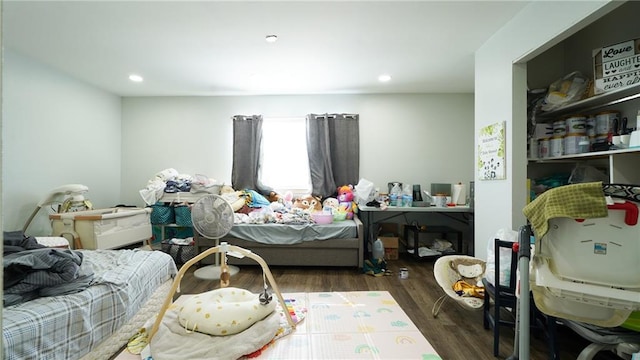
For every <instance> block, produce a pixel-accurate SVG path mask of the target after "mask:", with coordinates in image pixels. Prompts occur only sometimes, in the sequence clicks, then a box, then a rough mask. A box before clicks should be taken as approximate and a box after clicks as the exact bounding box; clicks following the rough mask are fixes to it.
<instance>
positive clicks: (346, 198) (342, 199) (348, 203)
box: [337, 185, 358, 219]
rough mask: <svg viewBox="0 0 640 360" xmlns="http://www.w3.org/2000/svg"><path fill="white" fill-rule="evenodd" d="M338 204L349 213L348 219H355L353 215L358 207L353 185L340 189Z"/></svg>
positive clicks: (340, 187)
mask: <svg viewBox="0 0 640 360" xmlns="http://www.w3.org/2000/svg"><path fill="white" fill-rule="evenodd" d="M337 199H338V203H339V205H340V207H341V208H343V209H344V210H345V211H346V212H347V219H353V213H355V212H356V211H357V209H358V208H357V205H356V203H355V201H353V199H354V195H353V185H342V186H339V187H338V196H337Z"/></svg>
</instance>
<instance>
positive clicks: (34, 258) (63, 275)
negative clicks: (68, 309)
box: [3, 248, 93, 306]
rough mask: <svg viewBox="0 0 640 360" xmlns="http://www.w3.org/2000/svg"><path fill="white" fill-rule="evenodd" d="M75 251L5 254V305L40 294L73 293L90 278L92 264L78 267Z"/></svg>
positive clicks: (82, 286)
mask: <svg viewBox="0 0 640 360" xmlns="http://www.w3.org/2000/svg"><path fill="white" fill-rule="evenodd" d="M82 258H83V255H82V253H81V252H79V251H75V250H60V249H51V248H44V249H34V250H26V251H20V252H16V253H13V254H9V255H6V256H4V258H3V265H4V294H3V297H4V298H3V303H4V306H9V305H15V304H18V303H21V302H25V301H29V300H31V299H35V298H37V297H42V296H55V295H64V294H70V293H75V292H78V291H82V290H84V289H86V288H87V287H88V286H89V284H90V283H91V280H92V279H93V270H92V269H91V266H89V265H87V266H84V267H83V266H81V265H82Z"/></svg>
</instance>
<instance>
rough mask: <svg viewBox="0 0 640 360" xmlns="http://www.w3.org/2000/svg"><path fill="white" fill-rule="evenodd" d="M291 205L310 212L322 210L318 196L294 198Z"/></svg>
mask: <svg viewBox="0 0 640 360" xmlns="http://www.w3.org/2000/svg"><path fill="white" fill-rule="evenodd" d="M293 207H294V208H299V209H302V210H304V211H306V212H310V213H312V212H316V211H322V202H321V201H320V197H318V196H312V195H307V196H305V197H298V198H296V200H295V201H294V202H293Z"/></svg>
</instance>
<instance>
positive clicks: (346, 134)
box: [306, 114, 360, 197]
mask: <svg viewBox="0 0 640 360" xmlns="http://www.w3.org/2000/svg"><path fill="white" fill-rule="evenodd" d="M306 122H307V150H308V153H309V169H310V171H311V185H312V193H313V194H314V195H320V196H322V197H326V196H331V195H333V194H335V193H336V190H337V187H338V186H341V185H345V184H352V185H354V186H355V185H356V184H357V182H358V180H359V178H360V130H359V115H357V114H323V115H318V114H309V115H307V117H306Z"/></svg>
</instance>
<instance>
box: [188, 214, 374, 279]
mask: <svg viewBox="0 0 640 360" xmlns="http://www.w3.org/2000/svg"><path fill="white" fill-rule="evenodd" d="M363 234H364V231H363V225H362V221H360V219H359V218H358V217H357V216H354V218H353V220H344V221H336V222H334V223H332V224H324V225H318V224H296V225H294V224H291V225H286V224H234V226H233V228H231V231H229V233H228V234H227V235H226V236H224V237H223V238H221V239H220V241H221V242H222V241H226V242H227V243H229V244H231V245H236V246H240V247H242V248H245V249H248V250H251V251H253V252H254V253H256V254H258V255H260V256H261V257H262V258H263V259H264V260H265V261H266V262H267V264H269V266H344V267H358V268H362V265H363V260H364V255H363V254H364V253H363V251H364V250H363V249H364V240H363ZM196 246H197V247H198V252H199V253H200V252H203V251H204V250H206V249H208V248H210V247H212V246H215V240H212V239H207V238H204V237H202V236H196ZM212 261H213V260H212V259H205V260H203V262H205V263H207V262H212ZM228 262H229V263H230V264H233V265H255V262H254V261H252V260H250V259H246V258H242V259H238V258H234V257H232V256H230V257H229V259H228Z"/></svg>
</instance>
